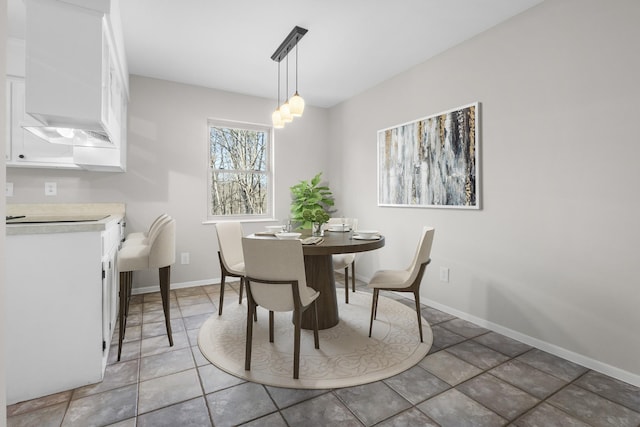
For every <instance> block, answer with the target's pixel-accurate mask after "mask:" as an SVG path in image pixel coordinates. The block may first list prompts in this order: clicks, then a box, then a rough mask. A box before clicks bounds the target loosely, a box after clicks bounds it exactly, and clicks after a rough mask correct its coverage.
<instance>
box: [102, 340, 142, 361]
mask: <svg viewBox="0 0 640 427" xmlns="http://www.w3.org/2000/svg"><path fill="white" fill-rule="evenodd" d="M139 357H140V341H132V342H125V343H123V344H122V352H121V354H120V362H118V341H116V342H115V343H114V344H111V347H109V356H108V358H107V364H109V365H111V364H114V363H122V362H125V361H127V360H134V359H138V358H139Z"/></svg>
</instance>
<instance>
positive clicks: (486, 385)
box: [456, 374, 539, 420]
mask: <svg viewBox="0 0 640 427" xmlns="http://www.w3.org/2000/svg"><path fill="white" fill-rule="evenodd" d="M456 389H457V390H458V391H461V392H462V393H464V394H466V395H467V396H469V397H470V398H472V399H473V400H475V401H477V402H480V403H482V404H483V405H484V406H486V407H487V408H489V409H491V410H492V411H494V412H495V413H497V414H498V415H500V416H502V417H504V418H506V419H508V420H513V419H515V418H516V417H518V416H520V415H522V414H523V413H525V412H526V411H528V410H529V409H531V408H533V407H534V406H535V405H537V404H538V402H539V400H538V399H536V398H535V397H533V396H531V395H530V394H528V393H525V392H524V391H522V390H520V389H519V388H516V387H514V386H512V385H510V384H508V383H506V382H504V381H502V380H500V379H498V378H496V377H494V376H492V375H489V374H482V375H480V376H477V377H475V378H472V379H470V380H469V381H467V382H465V383H462V384H460V385H459V386H457V387H456Z"/></svg>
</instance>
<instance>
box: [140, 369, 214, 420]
mask: <svg viewBox="0 0 640 427" xmlns="http://www.w3.org/2000/svg"><path fill="white" fill-rule="evenodd" d="M139 387H140V398H139V403H138V414H143V413H145V412H150V411H153V410H155V409H158V408H162V407H163V406H168V405H172V404H174V403H177V402H182V401H184V400H188V399H193V398H194V397H198V396H201V395H202V388H201V387H200V381H199V380H198V375H197V374H196V370H195V369H190V370H188V371H182V372H178V373H176V374H171V375H167V376H164V377H159V378H154V379H152V380H148V381H142V382H140V385H139Z"/></svg>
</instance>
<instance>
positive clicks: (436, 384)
mask: <svg viewBox="0 0 640 427" xmlns="http://www.w3.org/2000/svg"><path fill="white" fill-rule="evenodd" d="M384 382H385V383H386V384H387V385H388V386H389V387H391V388H392V389H394V390H395V391H396V392H398V393H400V395H401V396H402V397H404V398H405V399H407V400H408V401H409V402H411V403H412V404H414V405H415V404H417V403H420V402H422V401H423V400H427V399H429V398H430V397H432V396H435V395H436V394H438V393H441V392H443V391H445V390H447V389H449V388H451V386H450V385H449V384H447V383H446V382H444V381H442V380H440V379H439V378H438V377H436V376H435V375H433V374H431V373H429V372H427V371H426V370H425V369H423V368H421V367H420V366H414V367H412V368H410V369H407V370H406V371H404V372H402V373H401V374H398V375H395V376H393V377H391V378H387V379H386V380H384Z"/></svg>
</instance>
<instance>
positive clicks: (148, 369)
mask: <svg viewBox="0 0 640 427" xmlns="http://www.w3.org/2000/svg"><path fill="white" fill-rule="evenodd" d="M192 368H195V362H194V360H193V355H192V354H191V349H190V348H188V347H187V348H182V349H178V350H173V351H167V352H164V353H160V354H156V355H153V356H147V357H143V358H142V359H140V381H146V380H150V379H152V378H157V377H162V376H165V375H169V374H175V373H176V372H180V371H186V370H187V369H192Z"/></svg>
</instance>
